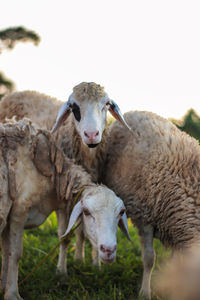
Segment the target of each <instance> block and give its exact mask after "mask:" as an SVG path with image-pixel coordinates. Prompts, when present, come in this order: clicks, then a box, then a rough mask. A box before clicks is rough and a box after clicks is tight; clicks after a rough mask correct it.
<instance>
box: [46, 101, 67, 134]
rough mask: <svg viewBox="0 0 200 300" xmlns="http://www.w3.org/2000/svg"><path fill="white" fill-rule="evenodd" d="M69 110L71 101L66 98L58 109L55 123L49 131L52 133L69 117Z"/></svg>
mask: <svg viewBox="0 0 200 300" xmlns="http://www.w3.org/2000/svg"><path fill="white" fill-rule="evenodd" d="M70 112H71V101H70V100H68V101H67V102H65V103H64V104H63V105H62V107H61V109H60V110H59V112H58V116H57V119H56V123H55V125H54V126H53V128H52V130H51V133H54V132H55V131H56V130H57V129H58V128H59V127H60V126H61V125H62V123H63V122H64V121H65V120H66V119H67V118H68V117H69V114H70Z"/></svg>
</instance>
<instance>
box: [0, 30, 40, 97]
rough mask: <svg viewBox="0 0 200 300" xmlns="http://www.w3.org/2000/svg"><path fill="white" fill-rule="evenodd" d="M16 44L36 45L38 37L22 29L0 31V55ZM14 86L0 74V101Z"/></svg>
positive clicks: (32, 32)
mask: <svg viewBox="0 0 200 300" xmlns="http://www.w3.org/2000/svg"><path fill="white" fill-rule="evenodd" d="M18 42H33V43H34V44H35V45H38V43H39V42H40V37H39V36H38V34H37V33H35V32H34V31H32V30H28V29H26V28H24V27H21V26H20V27H10V28H7V29H4V30H1V31H0V53H2V51H3V50H5V49H13V48H14V47H15V45H16V44H17V43H18ZM14 88H15V84H14V83H13V82H12V81H11V80H10V79H7V78H6V77H5V75H4V74H3V73H2V72H0V99H1V97H3V96H4V95H5V94H7V93H9V92H11V91H13V90H14Z"/></svg>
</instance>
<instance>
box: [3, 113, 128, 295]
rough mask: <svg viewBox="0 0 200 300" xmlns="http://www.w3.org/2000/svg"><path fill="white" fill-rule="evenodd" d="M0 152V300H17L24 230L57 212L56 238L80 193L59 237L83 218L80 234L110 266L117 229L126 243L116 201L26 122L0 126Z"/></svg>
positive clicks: (121, 211)
mask: <svg viewBox="0 0 200 300" xmlns="http://www.w3.org/2000/svg"><path fill="white" fill-rule="evenodd" d="M0 151H1V154H2V157H1V162H0V172H1V171H2V172H1V177H0V180H2V181H1V198H0V200H1V201H3V205H1V207H0V208H1V210H0V216H1V220H3V222H1V224H0V231H1V233H2V234H1V236H2V268H1V286H2V289H3V290H4V291H5V296H4V299H5V300H17V299H22V298H21V297H20V295H19V292H18V284H17V277H18V264H19V260H20V257H21V255H22V237H23V231H24V228H32V227H36V226H39V225H40V224H42V223H43V222H44V221H45V219H46V218H47V217H48V216H49V215H50V214H51V213H52V212H53V211H60V213H61V214H62V216H63V219H62V220H63V223H62V224H60V227H59V235H60V236H61V235H63V234H64V232H65V230H66V227H67V223H68V220H69V213H70V210H71V209H72V207H73V204H74V203H73V199H74V198H75V196H76V195H77V193H78V192H79V191H80V190H82V188H84V190H83V192H82V194H81V196H80V200H79V202H78V203H77V204H76V205H75V206H74V208H73V210H72V213H71V217H70V220H69V224H68V229H67V231H66V233H65V234H67V233H68V232H69V231H70V229H71V228H72V226H73V224H74V223H75V222H76V221H77V220H78V218H79V217H80V216H81V214H82V213H83V216H82V219H83V224H84V226H83V227H84V231H85V234H86V236H87V237H88V238H89V240H90V241H91V243H92V245H93V247H94V248H96V249H97V251H98V253H99V257H100V259H101V260H102V261H103V262H104V263H110V262H113V260H114V258H115V256H116V233H117V225H118V223H119V226H120V227H121V229H122V230H123V231H124V232H125V233H126V235H127V237H128V238H130V237H129V235H128V225H127V217H126V213H125V207H124V204H123V202H122V200H121V199H120V198H118V197H117V196H116V195H115V194H114V193H113V192H112V191H111V190H109V189H108V188H107V187H105V186H102V185H96V184H94V183H92V181H91V176H90V175H89V174H88V173H87V172H86V171H84V170H83V168H82V167H81V166H77V165H75V164H74V163H73V162H72V160H70V159H68V158H67V157H66V155H64V154H63V151H62V150H60V149H59V148H58V147H56V145H55V142H54V141H53V140H52V139H51V135H50V134H49V132H47V131H45V130H41V129H39V130H38V129H37V127H36V126H34V125H33V124H31V122H30V121H29V120H26V119H25V120H21V121H19V122H14V121H13V122H12V123H6V124H1V125H0ZM5 174H6V176H5ZM4 176H5V178H4ZM7 200H8V201H7ZM1 201H0V203H1ZM62 250H63V249H62V248H61V251H62ZM64 250H65V249H64ZM59 264H60V265H59V267H60V268H61V269H62V268H64V269H65V270H66V264H65V261H61V260H59Z"/></svg>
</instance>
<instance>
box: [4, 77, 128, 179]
mask: <svg viewBox="0 0 200 300" xmlns="http://www.w3.org/2000/svg"><path fill="white" fill-rule="evenodd" d="M107 110H109V111H110V112H111V114H112V115H113V116H114V117H115V118H116V119H117V120H119V121H120V122H121V123H122V124H124V126H126V127H127V128H129V127H128V125H127V124H126V122H125V120H124V118H123V116H122V114H121V112H120V109H119V107H118V105H117V104H116V103H115V102H114V101H113V100H110V98H109V97H108V95H107V94H106V93H105V91H104V88H103V87H101V86H100V85H98V84H96V83H94V82H89V83H87V82H82V83H80V84H79V85H77V86H75V87H74V88H73V93H72V94H71V95H70V96H69V99H68V101H67V102H65V103H64V104H63V102H61V101H58V100H57V99H55V98H51V97H49V96H46V95H44V94H40V93H38V92H36V91H24V92H14V93H11V94H9V95H7V96H5V97H4V98H3V99H2V100H1V102H0V122H5V121H6V119H11V118H12V117H13V116H15V117H16V120H20V119H22V118H23V117H27V118H29V119H31V120H32V121H33V122H34V123H36V124H37V125H38V126H39V127H40V128H44V129H47V130H51V129H52V132H55V131H56V130H57V129H58V128H59V127H60V126H61V125H62V124H63V122H64V121H65V120H66V122H65V126H63V127H61V128H60V130H58V132H57V133H55V134H54V138H55V140H56V143H57V146H61V148H62V149H63V151H64V152H65V153H66V154H67V156H68V157H69V158H74V159H75V161H76V163H77V164H80V165H82V166H83V167H84V168H85V169H86V170H87V171H88V172H89V173H90V174H92V178H93V180H94V181H95V182H100V181H101V178H100V176H101V173H102V165H103V161H104V153H105V150H104V149H105V142H106V130H105V128H107V121H106V114H107ZM71 112H73V114H71ZM57 115H58V117H57ZM56 118H57V119H56ZM97 146H98V147H97Z"/></svg>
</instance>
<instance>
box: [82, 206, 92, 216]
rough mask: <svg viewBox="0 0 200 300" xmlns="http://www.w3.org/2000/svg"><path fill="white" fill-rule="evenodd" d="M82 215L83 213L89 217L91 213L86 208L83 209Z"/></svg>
mask: <svg viewBox="0 0 200 300" xmlns="http://www.w3.org/2000/svg"><path fill="white" fill-rule="evenodd" d="M83 213H84V215H85V216H90V215H91V213H90V212H89V210H88V209H87V208H84V209H83Z"/></svg>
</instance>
